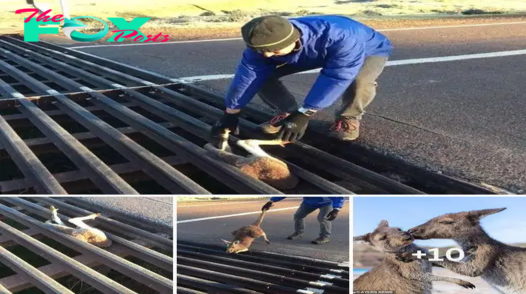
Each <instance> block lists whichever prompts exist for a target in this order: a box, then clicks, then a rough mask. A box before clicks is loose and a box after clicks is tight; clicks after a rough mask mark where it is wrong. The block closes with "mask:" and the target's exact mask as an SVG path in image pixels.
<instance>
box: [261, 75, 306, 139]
mask: <svg viewBox="0 0 526 294" xmlns="http://www.w3.org/2000/svg"><path fill="white" fill-rule="evenodd" d="M307 70H310V69H309V68H297V67H292V66H287V65H284V66H282V67H279V68H277V69H276V72H275V73H274V74H273V75H272V76H271V77H270V78H269V79H268V80H267V81H266V82H265V84H263V86H262V87H261V89H260V90H259V92H258V95H259V97H261V100H263V102H265V104H267V105H268V106H270V107H271V108H272V109H273V110H275V111H276V112H277V115H276V116H274V117H273V118H272V119H271V120H269V121H268V122H265V123H263V124H261V125H260V126H259V128H260V129H261V131H263V132H264V133H266V134H276V133H277V132H279V130H280V127H275V126H274V125H275V124H277V123H278V122H279V121H281V120H282V119H284V118H285V117H287V116H288V115H289V114H290V113H292V112H294V111H296V110H297V109H298V108H299V106H298V103H297V102H296V98H295V97H294V95H292V93H291V92H290V91H289V90H288V89H287V87H285V85H283V82H282V81H281V80H280V79H281V78H282V77H284V76H288V75H291V74H295V73H298V72H302V71H307Z"/></svg>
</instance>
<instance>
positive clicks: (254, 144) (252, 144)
mask: <svg viewBox="0 0 526 294" xmlns="http://www.w3.org/2000/svg"><path fill="white" fill-rule="evenodd" d="M262 142H266V143H267V145H280V144H279V143H281V141H279V140H273V141H263V140H239V141H237V145H238V146H239V147H241V148H243V149H245V150H246V151H247V152H248V153H250V154H251V155H255V156H261V157H270V155H269V154H268V153H267V152H265V151H264V150H263V149H261V147H259V146H260V145H264V144H262ZM270 142H276V144H272V143H270Z"/></svg>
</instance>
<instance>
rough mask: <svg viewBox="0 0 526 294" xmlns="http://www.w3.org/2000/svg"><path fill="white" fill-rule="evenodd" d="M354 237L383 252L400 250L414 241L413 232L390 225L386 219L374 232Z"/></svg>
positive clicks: (355, 239)
mask: <svg viewBox="0 0 526 294" xmlns="http://www.w3.org/2000/svg"><path fill="white" fill-rule="evenodd" d="M353 239H354V241H365V242H367V243H369V244H371V245H372V246H373V247H374V248H376V249H377V250H380V251H382V252H398V251H400V250H401V249H402V248H404V247H406V246H408V245H411V244H412V243H413V241H414V239H413V237H412V236H411V234H409V233H407V232H405V231H402V230H401V229H400V228H392V227H389V223H388V222H387V221H386V220H383V221H382V222H381V223H380V224H379V225H378V227H377V228H376V230H374V232H372V233H368V234H365V235H363V236H358V237H354V238H353Z"/></svg>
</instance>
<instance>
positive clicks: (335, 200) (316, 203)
mask: <svg viewBox="0 0 526 294" xmlns="http://www.w3.org/2000/svg"><path fill="white" fill-rule="evenodd" d="M285 198H287V197H271V198H270V201H273V202H278V201H280V200H283V199H285ZM303 203H305V204H306V205H308V206H310V207H312V208H320V207H323V206H327V205H329V204H332V208H335V209H341V208H342V207H343V204H344V203H345V199H344V197H303Z"/></svg>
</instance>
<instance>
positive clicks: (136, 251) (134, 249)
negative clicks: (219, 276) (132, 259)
mask: <svg viewBox="0 0 526 294" xmlns="http://www.w3.org/2000/svg"><path fill="white" fill-rule="evenodd" d="M34 200H37V201H42V202H45V203H50V202H47V201H45V199H43V198H40V197H39V198H38V199H37V198H35V199H34ZM5 201H6V202H9V203H12V204H15V205H20V206H23V207H24V208H25V209H26V210H28V211H30V212H32V213H34V214H36V215H40V216H42V217H45V218H47V217H49V210H48V209H45V208H43V207H41V206H39V205H37V204H35V203H31V202H29V201H26V200H23V199H20V198H6V199H5ZM56 202H58V201H56ZM51 203H53V204H55V203H54V202H51ZM58 215H59V217H60V219H62V221H65V222H67V221H68V220H69V219H70V218H69V217H67V216H65V215H63V214H58ZM84 215H88V214H84ZM116 223H118V222H116ZM126 226H127V225H125V224H121V225H120V226H116V227H119V228H123V227H126ZM100 228H104V229H108V228H110V226H109V225H103V226H100V227H99V229H100ZM139 231H140V230H139ZM125 232H127V231H126V230H123V231H121V233H124V235H128V236H129V234H125ZM143 232H144V233H148V232H145V231H143ZM104 233H105V234H106V236H108V238H110V239H111V240H112V241H114V242H115V243H118V244H120V245H122V246H124V247H126V248H127V249H128V250H130V252H131V253H132V254H133V255H134V256H136V257H138V258H140V259H142V260H144V261H147V262H149V263H151V264H153V265H155V266H158V267H160V268H162V269H164V270H167V271H172V270H173V258H171V257H168V256H166V255H164V254H161V253H159V252H157V251H154V250H151V249H148V248H146V247H144V246H141V245H139V244H137V243H134V242H131V241H128V240H126V239H124V238H121V237H119V236H117V235H115V234H112V233H109V232H104ZM144 233H143V234H144ZM148 234H151V233H148ZM151 235H155V234H151ZM172 244H173V243H172Z"/></svg>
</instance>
